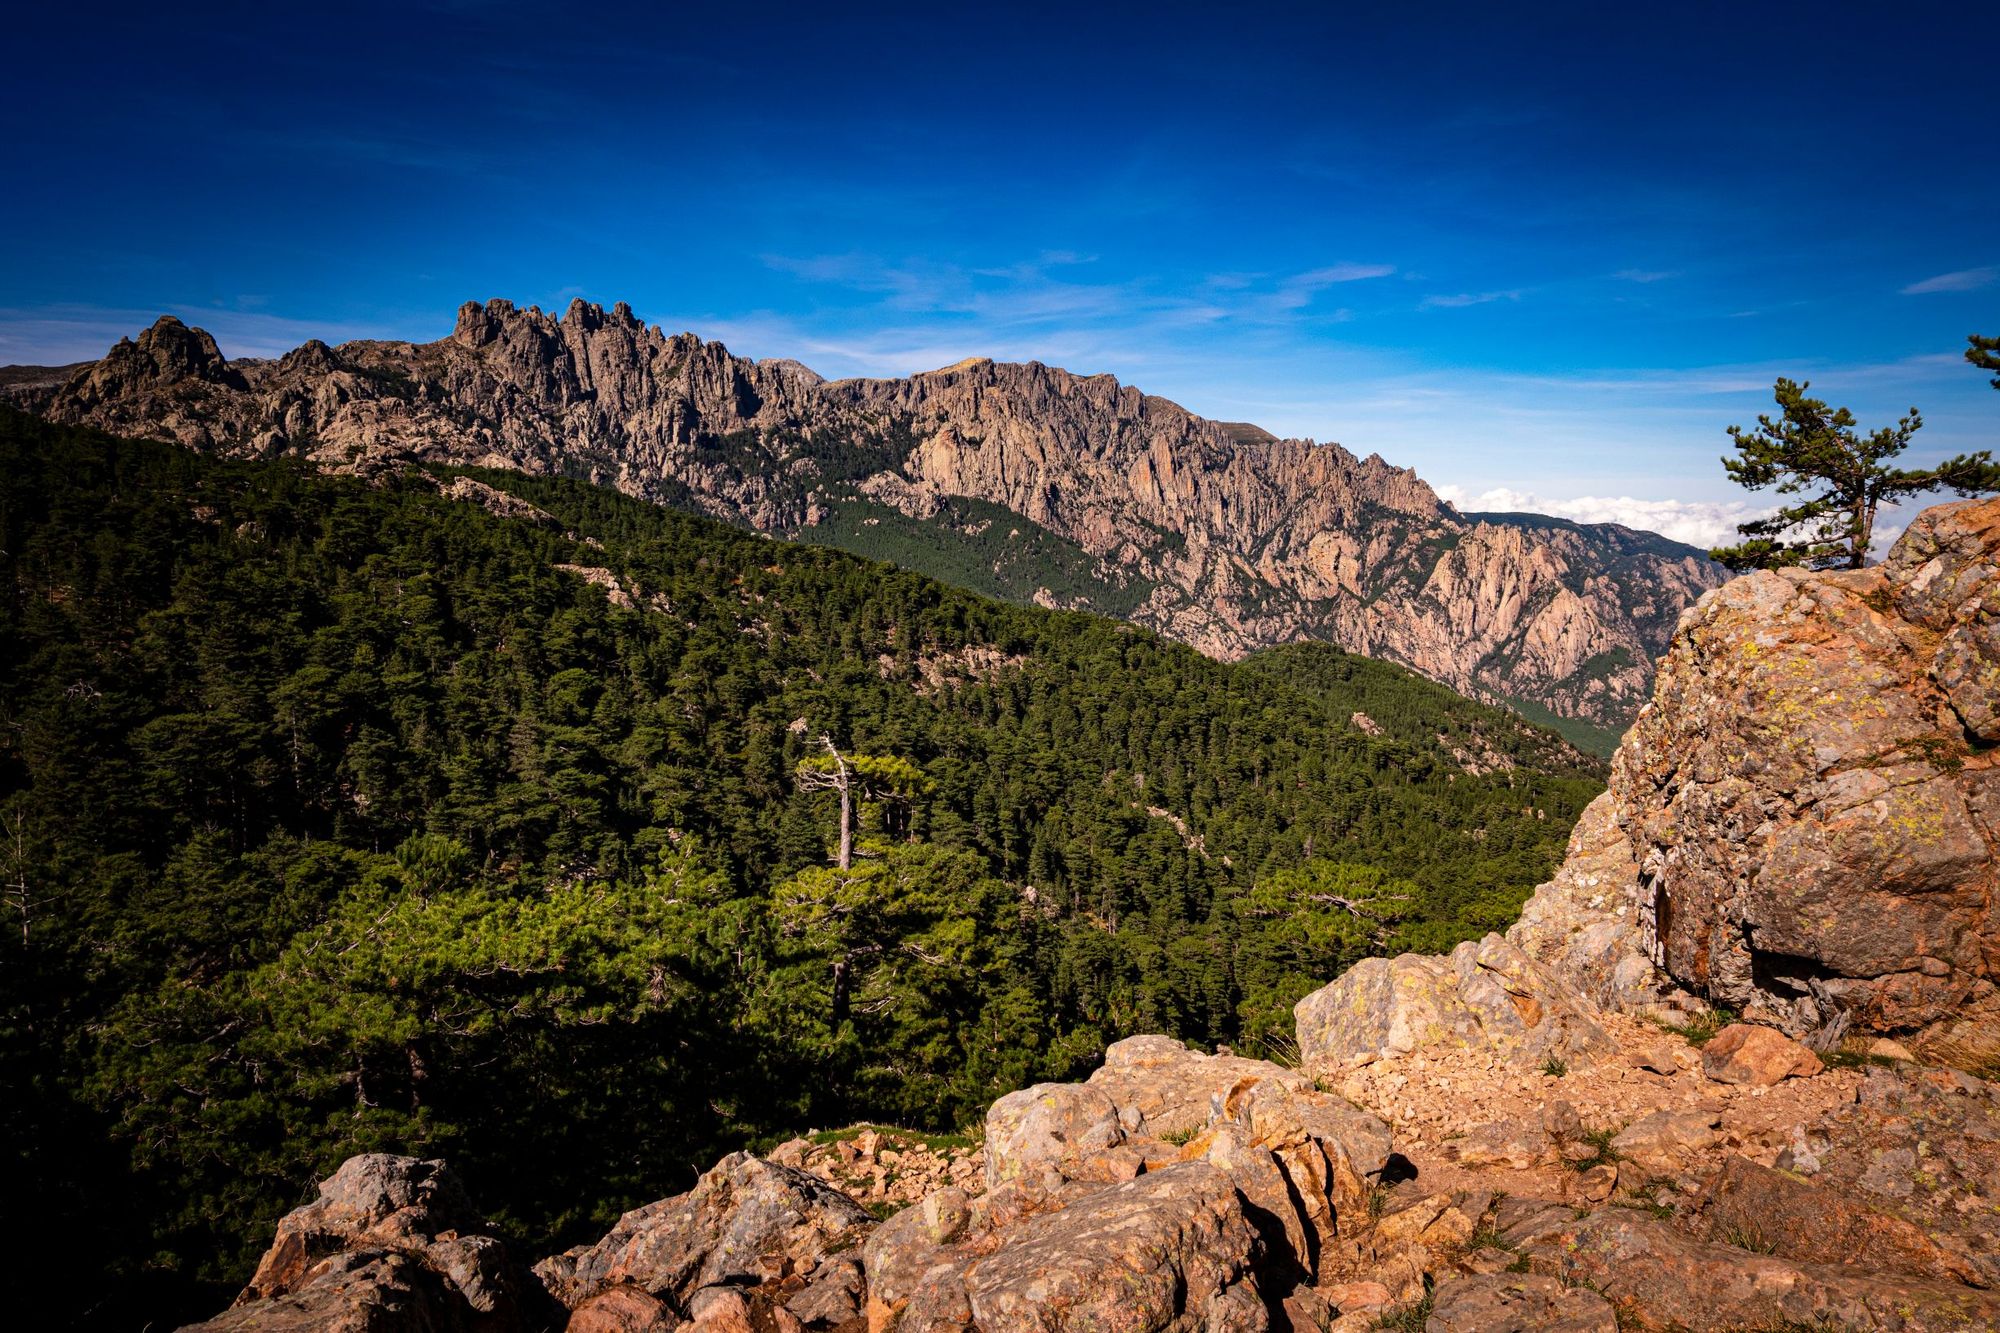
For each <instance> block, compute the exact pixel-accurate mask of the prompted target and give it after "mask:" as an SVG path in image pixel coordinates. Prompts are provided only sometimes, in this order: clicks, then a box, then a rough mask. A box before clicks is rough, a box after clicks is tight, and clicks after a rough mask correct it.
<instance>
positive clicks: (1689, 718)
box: [1610, 500, 2000, 1069]
mask: <svg viewBox="0 0 2000 1333" xmlns="http://www.w3.org/2000/svg"><path fill="white" fill-rule="evenodd" d="M1996 607H2000V500H1982V501H1969V502H1965V503H1961V504H1952V505H1943V506H1939V507H1937V508H1934V509H1929V510H1926V511H1925V512H1924V513H1923V514H1921V515H1919V516H1918V518H1917V519H1916V521H1915V522H1914V523H1912V524H1911V527H1910V530H1909V531H1908V532H1907V533H1906V534H1905V535H1904V537H1903V538H1902V540H1900V541H1899V542H1897V543H1896V546H1895V548H1894V549H1893V550H1892V551H1891V553H1890V556H1889V559H1888V561H1887V563H1886V564H1884V565H1882V566H1880V567H1878V568H1873V569H1866V570H1855V571H1846V572H1840V573H1812V572H1808V571H1803V570H1795V569H1792V570H1779V571H1775V572H1774V571H1761V572H1757V573H1753V574H1749V575H1746V576H1744V577H1742V578H1739V579H1736V580H1734V581H1732V582H1731V583H1729V584H1727V585H1726V586H1724V587H1722V588H1720V589H1718V590H1717V591H1715V592H1713V593H1710V594H1708V595H1707V596H1706V597H1704V598H1703V599H1702V600H1701V601H1700V603H1698V604H1697V605H1696V606H1695V608H1694V609H1692V610H1691V611H1689V612H1688V614H1687V615H1686V616H1684V617H1683V618H1682V622H1681V626H1680V628H1679V630H1678V631H1677V632H1676V634H1675V636H1674V641H1673V646H1672V648H1671V649H1670V650H1669V652H1668V654H1667V656H1666V658H1665V659H1664V660H1663V661H1662V663H1661V667H1660V673H1659V681H1658V686H1657V688H1656V691H1655V694H1654V699H1653V702H1652V704H1651V705H1650V706H1649V707H1648V708H1647V709H1646V711H1645V712H1644V713H1643V714H1642V715H1641V717H1640V719H1639V721H1638V723H1637V724H1636V725H1635V726H1634V727H1633V729H1632V731H1631V732H1630V734H1628V735H1627V737H1626V739H1625V743H1624V745H1623V746H1622V747H1621V748H1620V750H1619V753H1618V756H1617V758H1616V760H1615V761H1614V764H1613V776H1612V782H1611V792H1610V795H1611V799H1612V800H1613V802H1614V803H1615V804H1616V806H1617V808H1618V818H1619V823H1620V825H1621V827H1622V828H1623V829H1624V831H1625V833H1626V834H1627V836H1628V837H1629V839H1630V841H1631V846H1632V850H1633V855H1634V858H1635V860H1636V862H1637V865H1638V868H1639V882H1638V885H1637V896H1636V899H1635V906H1636V908H1637V910H1638V911H1640V912H1641V913H1642V914H1643V915H1644V916H1645V917H1646V918H1648V929H1649V931H1650V933H1651V935H1652V947H1651V951H1652V954H1653V956H1655V957H1657V958H1658V959H1660V960H1661V962H1662V964H1663V965H1664V967H1665V969H1666V970H1667V971H1668V972H1669V973H1671V974H1672V976H1673V977H1674V978H1675V979H1676V980H1678V981H1679V982H1680V983H1682V984H1683V985H1685V986H1686V987H1687V988H1688V989H1690V990H1693V991H1696V992H1698V993H1700V994H1701V995H1703V996H1705V997H1707V998H1708V999H1709V1000H1711V1001H1713V1002H1715V1003H1718V1004H1722V1005H1727V1006H1729V1007H1731V1008H1735V1009H1737V1010H1740V1011H1741V1012H1742V1013H1743V1014H1744V1015H1745V1016H1746V1017H1750V1018H1753V1019H1756V1020H1758V1021H1761V1022H1765V1023H1769V1024H1771V1025H1773V1026H1776V1027H1779V1028H1781V1029H1783V1030H1785V1031H1787V1032H1789V1033H1791V1034H1792V1035H1794V1036H1799V1037H1809V1036H1812V1035H1814V1034H1820V1035H1822V1036H1830V1035H1832V1034H1833V1033H1836V1032H1838V1031H1841V1030H1843V1029H1844V1030H1846V1031H1848V1032H1853V1033H1872V1034H1878V1035H1887V1036H1893V1037H1895V1038H1897V1039H1898V1040H1901V1041H1902V1042H1904V1043H1905V1044H1906V1045H1908V1046H1909V1047H1910V1048H1911V1049H1913V1050H1915V1051H1916V1052H1917V1053H1918V1054H1919V1055H1925V1056H1928V1057H1930V1058H1934V1059H1937V1060H1940V1061H1943V1062H1947V1063H1953V1064H1957V1065H1959V1066H1960V1067H1962V1068H1974V1069H1976V1068H1982V1067H1988V1066H1992V1065H1994V1063H1995V1062H1997V1061H2000V985H1996V982H2000V921H1996V919H1995V917H1994V910H1995V909H1994V904H1995V901H1996V894H1995V883H1996V863H1995V857H1994V838H1995V835H1996V831H2000V776H1996V775H2000V768H1996V766H1995V761H1994V754H1993V752H1992V751H1991V741H1992V740H1993V739H1994V738H1995V736H2000V730H1996V723H1995V717H1994V715H1995V709H1996V707H2000V646H1996V641H1995V631H1994V628H1993V617H1994V610H1995V608H1996Z"/></svg>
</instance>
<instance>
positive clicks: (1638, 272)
mask: <svg viewBox="0 0 2000 1333" xmlns="http://www.w3.org/2000/svg"><path fill="white" fill-rule="evenodd" d="M1611 276H1612V277H1614V278H1620V279H1622V280H1624V281H1626V282H1665V281H1666V280H1667V279H1668V278H1677V277H1679V276H1680V274H1678V273H1675V272H1673V271H1672V270H1671V269H1649V268H1621V269H1619V270H1618V271H1617V272H1616V273H1614V274H1612V275H1611Z"/></svg>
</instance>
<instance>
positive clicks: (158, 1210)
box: [0, 413, 1601, 1326]
mask: <svg viewBox="0 0 2000 1333" xmlns="http://www.w3.org/2000/svg"><path fill="white" fill-rule="evenodd" d="M446 488H449V489H450V490H451V491H452V493H453V494H454V495H460V496H463V495H465V494H468V493H472V494H477V495H483V496H484V498H485V500H486V503H485V504H484V505H481V504H479V503H474V502H471V501H469V500H467V499H464V498H449V497H448V496H447V495H445V494H443V493H441V492H442V491H443V490H444V489H446ZM506 496H511V497H514V501H515V502H518V503H511V515H510V516H501V514H502V513H507V512H509V510H510V502H508V501H507V500H506V499H505V497H506ZM531 507H532V508H531ZM496 511H498V512H496ZM0 567H4V570H5V574H6V591H7V596H6V597H5V599H4V601H0V907H4V910H5V914H6V915H5V919H4V929H0V1136H3V1137H4V1139H5V1142H6V1153H7V1161H6V1163H5V1165H4V1167H3V1168H0V1170H4V1172H5V1175H6V1179H7V1185H6V1187H5V1189H4V1190H0V1199H4V1202H0V1211H4V1213H5V1214H6V1216H5V1217H0V1223H4V1224H5V1225H6V1227H7V1229H8V1231H9V1232H10V1233H11V1234H14V1235H16V1236H17V1237H25V1238H27V1239H26V1245H25V1248H17V1251H16V1253H15V1255H14V1260H15V1262H16V1263H17V1264H19V1265H23V1266H26V1267H28V1268H31V1269H34V1270H36V1271H37V1272H38V1273H39V1274H40V1277H39V1280H40V1281H43V1282H46V1283H57V1282H65V1283H68V1284H70V1289H71V1290H72V1291H74V1292H77V1293H79V1294H78V1298H77V1299H78V1303H79V1305H82V1304H84V1303H86V1302H87V1301H89V1300H94V1301H95V1302H96V1304H94V1305H93V1306H91V1310H90V1315H89V1317H90V1318H92V1319H95V1320H96V1321H99V1322H121V1323H124V1324H127V1325H129V1326H136V1325H137V1324H138V1323H140V1322H143V1321H144V1320H146V1319H152V1320H155V1321H158V1322H159V1323H161V1324H164V1325H166V1326H171V1323H172V1321H173V1320H174V1318H175V1317H176V1316H178V1315H186V1314H195V1313H206V1312H209V1311H211V1310H212V1309H214V1308H216V1307H217V1306H218V1305H219V1304H220V1303H221V1301H223V1300H226V1298H227V1296H228V1294H229V1293H231V1292H232V1291H233V1290H234V1288H235V1287H236V1286H237V1285H238V1284H240V1283H241V1281H242V1280H243V1278H244V1277H245V1276H246V1275H247V1273H248V1271H249V1268H250V1266H251V1265H252V1263H253V1261H254V1256H255V1254H256V1253H257V1251H258V1250H259V1249H260V1248H261V1247H262V1246H263V1244H264V1243H265V1242H266V1241H267V1240H268V1237H269V1227H270V1225H271V1223H272V1222H273V1221H274V1220H275V1216H276V1214H277V1213H278V1212H281V1211H282V1210H283V1209H285V1208H286V1207H288V1206H290V1205H292V1204H293V1203H296V1202H298V1201H301V1200H302V1199H304V1198H306V1197H308V1195H309V1193H310V1190H311V1183H312V1182H313V1181H314V1180H315V1179H316V1178H318V1177H319V1176H321V1175H323V1174H324V1173H326V1172H327V1171H328V1170H330V1169H331V1168H332V1167H333V1166H334V1165H335V1164H337V1163H338V1162H339V1161H340V1160H341V1159H342V1158H343V1157H344V1156H346V1155H348V1154H350V1153H353V1152H355V1151H358V1150H370V1149H394V1150H401V1151H412V1152H420V1153H425V1154H438V1155H445V1156H448V1157H450V1158H451V1159H452V1160H453V1162H454V1163H455V1165H457V1166H458V1167H459V1168H460V1169H461V1170H462V1172H463V1173H464V1175H465V1176H466V1178H467V1179H468V1180H469V1181H470V1182H472V1184H473V1187H474V1189H475V1191H476V1194H477V1197H478V1198H479V1200H480V1202H481V1204H482V1205H483V1206H485V1207H486V1208H488V1209H489V1210H490V1211H491V1212H492V1213H493V1214H494V1215H495V1216H496V1218H497V1220H498V1221H499V1223H500V1224H501V1226H502V1227H503V1228H505V1229H507V1230H509V1231H511V1232H512V1233H513V1234H515V1235H518V1236H520V1237H521V1238H523V1239H524V1240H527V1241H529V1242H531V1243H532V1245H533V1247H535V1248H539V1249H547V1248H548V1247H551V1246H553V1245H556V1244H559V1243H569V1242H573V1241H575V1240H577V1239H582V1238H588V1237H591V1236H594V1235H595V1234H596V1233H597V1232H598V1231H600V1230H601V1229H602V1228H603V1227H604V1226H605V1225H606V1224H607V1223H608V1222H609V1221H610V1220H611V1218H612V1217H614V1216H615V1215H616V1214H617V1213H618V1212H619V1211H620V1210H621V1209H624V1208H626V1207H629V1206H631V1205H633V1204H635V1203H638V1202H642V1201H644V1200H647V1199H651V1198H656V1197H659V1196H661V1195H664V1194H667V1193H671V1192H673V1191H675V1190H678V1189H681V1188H684V1187H685V1186H686V1184H687V1183H688V1182H689V1180H690V1179H691V1176H692V1173H693V1171H694V1170H696V1169H698V1168H699V1167H702V1166H705V1165H706V1164H708V1163H709V1162H710V1161H712V1160H713V1159H714V1158H715V1157H716V1156H717V1155H719V1154H720V1153H722V1152H724V1151H727V1150H729V1149H733V1148H736V1147H739V1146H742V1145H743V1144H744V1143H746V1142H752V1141H764V1142H769V1141H772V1140H773V1139H775V1138H776V1137H779V1136H782V1135H784V1134H785V1133H787V1132H790V1131H794V1130H799V1129H803V1128H806V1127H808V1126H812V1125H829V1124H836V1123H844V1122H847V1121H850V1120H854V1119H858V1118H863V1117H866V1118H871V1119H876V1120H885V1121H896V1122H901V1123H905V1124H910V1125H913V1126H919V1127H928V1128H951V1127H954V1126H958V1125H962V1124H964V1123H967V1122H968V1121H970V1120H972V1119H973V1118H975V1117H976V1116H977V1115H978V1113H979V1111H980V1110H981V1108H983V1107H984V1106H985V1104H986V1103H987V1102H988V1101H990V1100H991V1099H992V1098H993V1097H994V1096H995V1095H997V1094H998V1093H1000V1092H1003V1091H1005V1090H1007V1089H1010V1088H1013V1087H1016V1086H1019V1085H1022V1084H1024V1083H1027V1082H1031V1081H1034V1080H1036V1079H1040V1078H1053V1077H1063V1076H1068V1075H1072V1074H1075V1073H1077V1072H1079V1071H1082V1070H1085V1069H1087V1068H1088V1067H1089V1066H1090V1065H1091V1063H1092V1061H1093V1059H1094V1057H1095V1056H1096V1055H1097V1053H1098V1052H1100V1051H1101V1050H1102V1048H1103V1046H1104V1044H1105V1043H1106V1042H1107V1041H1110V1040H1113V1039H1115V1038H1117V1037H1118V1036H1121V1035H1125V1034H1129V1033H1133V1032H1140V1031H1165V1032H1169V1033H1174V1034H1178V1035H1181V1036H1184V1037H1186V1038H1189V1039H1191V1040H1194V1041H1198V1042H1202V1043H1217V1042H1229V1043H1234V1044H1235V1045H1237V1046H1238V1048H1239V1049H1243V1050H1246V1051H1248V1052H1250V1053H1255V1054H1271V1055H1274V1056H1278V1057H1282V1056H1283V1054H1284V1050H1285V1041H1286V1034H1288V1033H1289V1031H1290V1028H1291V1022H1290V1012H1289V1006H1290V1005H1291V1003H1292V1002H1293V1001H1294V1000H1296V999H1297V998H1298V997H1299V996H1300V995H1302V994H1304V993H1305V992H1306V991H1307V990H1309V989H1311V988H1313V987H1315V986H1317V985H1319V984H1321V983H1323V982H1324V981H1326V980H1328V979H1330V978H1331V977H1333V976H1334V975H1336V974H1337V973H1338V972H1340V971H1341V970H1342V969H1343V968H1344V967H1345V966H1347V965H1348V964H1350V963H1351V962H1353V961H1354V960H1355V959H1357V958H1359V957H1362V956H1364V955H1366V954H1369V953H1379V952H1391V951H1400V950H1404V949H1423V950H1436V949H1441V948H1445V947H1448V946H1449V945H1450V944H1452V943H1453V942H1455V941H1457V940H1459V939H1464V938H1470V937H1474V936H1477V935H1478V934H1481V933H1483V932H1485V931H1487V930H1491V929H1495V928H1498V927H1501V926H1504V925H1505V924H1506V923H1507V922H1508V921H1509V920H1510V919H1511V918H1512V916H1513V915H1514V913H1515V912H1516V911H1517V910H1518V908H1519V905H1520V903H1521V901H1522V899H1523V898H1524V897H1525V895H1526V894H1527V892H1528V891H1529V890H1530V888H1531V887H1532V886H1533V885H1534V884H1535V883H1536V882H1538V880H1540V879H1542V878H1544V877H1545V876H1546V875H1547V873H1548V872H1549V871H1550V870H1551V869H1552V867H1553V866H1554V865H1555V863H1556V862H1557V860H1558V859H1559V858H1560V855H1561V852H1562V847H1563V843H1564V840H1565V838H1566V836H1567V833H1568V830H1569V828H1570V826H1571V824H1572V823H1573V822H1574V820H1575V818H1576V816H1577V814H1578V812H1579V811H1580V810H1581V808H1582V806H1583V804H1584V802H1586V801H1587V800H1589V799H1590V797H1591V796H1593V795H1594V794H1595V793H1596V792H1597V791H1598V790H1599V788H1600V785H1601V784H1600V771H1599V769H1598V768H1597V767H1596V761H1594V760H1589V759H1586V758H1584V757H1582V756H1580V755H1578V754H1577V753H1576V752H1575V751H1572V750H1570V749H1569V748H1568V747H1567V746H1565V745H1564V744H1563V743H1562V742H1561V741H1560V740H1558V739H1557V738H1556V737H1555V736H1553V735H1552V734H1551V733H1548V732H1546V731H1542V730H1539V729H1536V728H1532V727H1529V726H1527V725H1526V724H1524V723H1522V722H1521V721H1520V720H1519V719H1518V718H1516V717H1515V716H1513V715H1512V714H1508V713H1504V712H1501V711H1499V710H1495V709H1491V708H1487V707H1484V706H1481V705H1477V704H1473V703H1469V702H1467V701H1465V700H1463V699H1461V698H1459V697H1457V696H1455V695H1453V694H1451V693H1450V692H1449V691H1447V690H1445V689H1443V688H1441V687H1439V686H1436V685H1433V684H1431V683H1429V682H1426V681H1424V680H1422V679H1420V678H1418V677H1416V676H1414V675H1412V674H1410V673H1408V672H1406V671H1403V670H1401V669H1399V668H1395V667H1391V666H1387V665H1384V664H1380V663H1376V662H1371V661H1368V660H1365V659H1362V658H1358V657H1353V656H1350V655H1347V654H1344V653H1342V652H1339V651H1337V650H1335V649H1333V648H1330V647H1327V646H1324V645H1297V646H1294V647H1290V648H1284V649H1278V650H1274V651H1271V652H1267V653H1264V654H1261V655H1258V656H1256V657H1253V658H1251V659H1249V660H1247V661H1244V662H1241V663H1237V664H1223V663H1218V662H1215V661H1212V660H1209V659H1207V658H1204V657H1202V656H1200V655H1198V654H1197V653H1195V652H1193V651H1191V650H1189V649H1186V648H1183V647H1180V646H1178V645H1175V644H1171V643H1168V642H1166V641H1164V640H1162V639H1160V638H1158V637H1156V636H1154V635H1152V634H1150V633H1147V632H1145V631H1141V630H1138V629H1135V628H1133V627H1131V626H1129V625H1124V624H1120V623H1117V622H1113V621H1109V620H1103V619H1098V618H1095V617H1090V616H1085V615H1080V614H1063V613H1054V612H1046V611H1040V610H1036V609H1033V608H1029V607H1022V606H1017V605H1009V604H1005V603H1001V602H996V601H992V600H987V599H985V598H982V597H980V596H977V595H975V594H973V593H970V592H965V591H960V590H957V589H954V588H951V587H948V586H945V585H942V584H939V583H937V582H934V581H931V580H929V579H925V578H921V577H918V576H915V575H912V574H909V573H906V572H903V571H899V570H897V569H895V568H894V567H892V566H887V565H881V564H874V563H870V562H868V561H866V560H863V559H859V558H856V557H854V556H850V555H846V554H842V553H840V552H836V551H831V550H827V549H822V548H818V547H813V546H806V545H794V544H787V543H783V542H775V541H771V540H768V539H765V538H760V537H758V536H755V535H753V534H749V533H746V532H743V531H740V530H737V529H733V528H729V527H726V526H723V525H721V524H717V523H713V522H709V521H705V520H702V519H698V518H694V517H690V516H688V515H685V514H679V513H674V512H670V511H667V510H663V509H659V508H656V507H653V506H649V505H646V504H643V503H639V502H636V501H633V500H629V499H626V498H623V497H620V496H618V495H616V494H613V493H611V492H607V491H603V490H599V489H594V488H592V487H590V486H587V485H585V484H583V483H581V482H574V481H565V480H558V479H530V478H525V477H521V476H518V475H512V474H501V473H491V474H488V473H480V474H477V475H476V476H468V475H460V476H453V475H448V474H441V473H436V472H430V471H424V470H421V469H417V468H409V469H395V468H391V469H385V470H382V471H378V472H375V473H373V474H371V475H368V476H363V477H356V476H334V475H321V474H319V473H317V472H315V471H313V470H312V469H310V468H309V467H308V466H306V465H304V464H301V463H299V462H297V461H291V460H275V461H269V462H224V461H217V460H214V459H210V458H205V457H202V456H200V455H197V454H194V453H189V452H185V451H182V450H178V449H174V448H170V447H166V446H163V445H156V444H148V443H136V442H130V441H121V440H115V439H112V438H109V437H105V436H101V435H97V434H93V433H90V432H84V431H76V430H67V429H60V428H56V427H52V426H49V425H46V424H43V423H40V422H37V421H34V420H31V419H29V418H26V417H22V416H19V415H17V414H12V413H5V414H0ZM1357 713H1361V714H1365V715H1366V716H1365V718H1363V719H1359V720H1357V719H1356V718H1355V715H1356V714H1357ZM822 736H823V737H825V738H827V740H828V741H830V742H831V743H832V745H833V746H834V747H835V748H836V749H837V750H838V751H839V753H840V755H841V756H842V757H843V759H844V760H849V761H854V762H855V763H856V764H857V768H856V773H857V780H856V783H855V788H854V795H855V797H856V801H855V830H854V832H855V850H854V855H853V858H852V864H851V865H850V866H849V867H848V868H847V869H845V870H842V869H840V868H839V867H838V866H837V865H836V864H835V858H836V851H835V848H836V844H837V842H838V828H837V823H838V820H839V814H838V808H839V807H838V800H837V794H836V793H834V792H832V791H830V790H828V789H826V787H825V784H824V783H820V782H814V781H809V780H805V778H804V775H806V774H812V773H824V771H825V767H826V763H827V761H828V755H827V752H826V750H825V748H824V746H823V743H822V742H821V739H820V738H821V737H822ZM1455 751H1456V752H1457V753H1458V755H1459V756H1460V757H1456V758H1455V757H1454V752H1455ZM1467 757H1469V759H1468V758H1467ZM1503 759H1504V760H1505V761H1506V762H1507V763H1511V764H1513V765H1515V766H1514V767H1512V768H1511V769H1509V768H1505V767H1502V766H1501V764H1500V761H1501V760H1503ZM107 1270H108V1271H110V1272H111V1273H112V1275H113V1277H112V1280H110V1281H106V1280H104V1279H103V1278H102V1277H101V1276H98V1275H99V1274H102V1273H103V1272H105V1271H107ZM86 1293H87V1295H86Z"/></svg>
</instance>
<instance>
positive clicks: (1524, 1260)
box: [1506, 1254, 1530, 1273]
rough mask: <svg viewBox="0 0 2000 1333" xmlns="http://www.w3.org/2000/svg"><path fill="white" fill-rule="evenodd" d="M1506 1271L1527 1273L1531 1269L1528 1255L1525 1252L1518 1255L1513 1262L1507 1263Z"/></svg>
mask: <svg viewBox="0 0 2000 1333" xmlns="http://www.w3.org/2000/svg"><path fill="white" fill-rule="evenodd" d="M1506 1271H1507V1272H1509V1273H1526V1272H1528V1271H1530V1270H1529V1268H1528V1256H1527V1255H1525V1254H1523V1255H1520V1256H1518V1257H1517V1258H1516V1259H1515V1260H1514V1262H1513V1263H1511V1264H1508V1265H1507V1269H1506Z"/></svg>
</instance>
